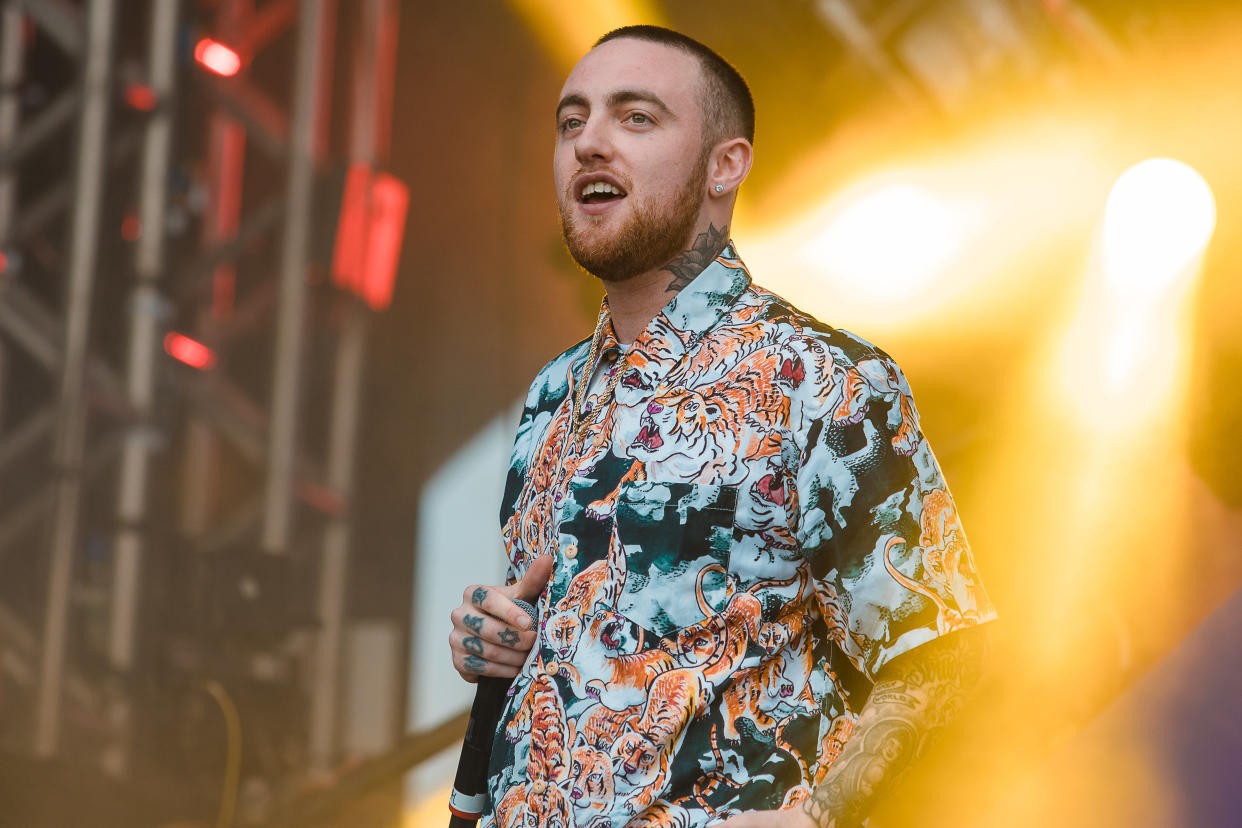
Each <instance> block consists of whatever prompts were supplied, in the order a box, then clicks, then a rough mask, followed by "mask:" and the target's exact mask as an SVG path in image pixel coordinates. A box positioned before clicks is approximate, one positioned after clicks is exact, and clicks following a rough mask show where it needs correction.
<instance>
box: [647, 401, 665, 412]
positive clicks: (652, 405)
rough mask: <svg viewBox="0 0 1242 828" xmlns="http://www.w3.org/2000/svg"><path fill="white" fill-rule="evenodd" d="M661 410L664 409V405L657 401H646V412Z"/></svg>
mask: <svg viewBox="0 0 1242 828" xmlns="http://www.w3.org/2000/svg"><path fill="white" fill-rule="evenodd" d="M663 410H664V406H662V405H660V404H659V403H658V402H654V401H652V402H649V403H647V413H648V414H659V413H660V412H661V411H663Z"/></svg>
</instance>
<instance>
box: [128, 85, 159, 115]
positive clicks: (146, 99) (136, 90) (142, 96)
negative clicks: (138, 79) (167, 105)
mask: <svg viewBox="0 0 1242 828" xmlns="http://www.w3.org/2000/svg"><path fill="white" fill-rule="evenodd" d="M125 103H127V104H129V105H130V106H132V107H133V108H134V109H137V110H138V111H139V112H150V111H151V110H153V109H155V105H156V104H157V103H159V98H158V97H156V95H155V92H154V91H153V90H152V89H151V87H149V86H145V85H143V84H141V83H129V84H126V85H125Z"/></svg>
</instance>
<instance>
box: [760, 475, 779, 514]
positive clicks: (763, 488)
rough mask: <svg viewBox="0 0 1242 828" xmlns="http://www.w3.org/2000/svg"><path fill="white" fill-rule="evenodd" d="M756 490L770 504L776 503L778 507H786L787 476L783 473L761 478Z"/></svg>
mask: <svg viewBox="0 0 1242 828" xmlns="http://www.w3.org/2000/svg"><path fill="white" fill-rule="evenodd" d="M755 489H756V490H757V491H758V492H759V496H760V497H761V498H763V499H764V500H766V501H768V502H769V503H775V504H776V505H777V506H784V505H785V475H784V474H783V473H781V472H776V473H775V474H765V475H764V476H763V477H761V478H759V482H758V483H756V484H755Z"/></svg>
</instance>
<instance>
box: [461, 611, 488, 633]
mask: <svg viewBox="0 0 1242 828" xmlns="http://www.w3.org/2000/svg"><path fill="white" fill-rule="evenodd" d="M461 621H462V623H463V624H465V625H466V626H467V627H469V628H470V629H471V630H473V631H474V632H475V633H481V632H483V616H481V615H471V614H470V613H466V614H465V615H463V616H462V619H461Z"/></svg>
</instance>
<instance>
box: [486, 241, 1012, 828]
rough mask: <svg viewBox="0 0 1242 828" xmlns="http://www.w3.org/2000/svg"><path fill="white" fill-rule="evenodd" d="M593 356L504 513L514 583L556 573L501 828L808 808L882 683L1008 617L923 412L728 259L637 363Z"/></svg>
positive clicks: (567, 390)
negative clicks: (977, 558) (547, 560)
mask: <svg viewBox="0 0 1242 828" xmlns="http://www.w3.org/2000/svg"><path fill="white" fill-rule="evenodd" d="M602 312H603V313H605V314H606V313H607V306H606V305H605V307H604V309H603V311H602ZM589 345H590V343H589V342H582V343H579V344H578V345H576V346H574V347H573V348H570V349H569V350H568V351H566V352H565V353H563V354H561V355H560V356H558V357H557V358H556V359H554V360H552V361H551V362H550V363H548V365H547V366H545V367H544V368H543V370H542V371H540V373H539V375H538V376H537V377H536V379H535V381H534V383H533V385H532V386H531V389H530V393H529V396H528V398H527V400H526V405H525V409H524V411H523V413H522V418H521V422H520V425H519V429H518V436H517V440H516V443H515V446H514V450H513V457H512V462H511V466H510V469H509V475H508V481H507V485H506V489H505V494H504V498H503V501H502V505H501V514H500V518H501V525H502V534H503V537H504V542H505V546H506V549H507V551H508V555H509V559H510V576H511V577H513V578H516V577H518V576H520V574H521V573H522V572H524V571H525V569H526V567H527V566H529V564H530V562H531V561H532V560H534V559H535V558H536V557H538V556H540V555H551V556H553V558H554V560H555V568H554V572H553V575H552V577H551V580H550V581H549V585H548V587H547V588H546V589H545V591H544V593H543V595H542V596H541V597H540V601H539V618H540V620H539V625H538V629H539V637H538V643H537V645H536V646H535V648H534V649H533V650H532V651H531V653H530V656H529V657H528V659H527V661H526V663H525V665H524V667H523V668H522V671H521V673H520V675H519V676H518V677H517V679H516V680H515V681H514V683H513V686H512V687H511V689H510V695H509V697H508V703H507V707H506V709H505V712H504V714H503V716H502V719H501V726H500V729H499V731H498V733H497V736H496V741H495V747H494V750H493V752H492V760H491V767H490V769H489V785H488V787H489V795H490V810H489V812H488V813H487V814H486V815H485V817H484V828H491V825H492V824H494V823H497V824H499V825H501V826H505V828H508V826H513V825H526V824H529V821H530V820H534V821H536V822H538V824H559V825H565V826H574V825H577V826H599V825H612V826H616V828H620V826H622V825H625V824H643V823H646V822H648V821H654V822H659V823H661V824H669V820H672V823H674V824H679V825H685V826H692V825H704V824H707V823H710V822H713V821H717V820H719V819H721V818H724V817H727V816H728V815H730V814H733V813H736V812H738V811H742V810H757V809H770V808H780V807H790V806H792V805H794V804H796V803H797V802H799V801H800V800H801V799H803V798H805V797H806V796H807V795H808V794H809V792H810V791H811V789H812V788H813V787H814V786H815V785H816V784H817V783H818V782H819V781H820V780H821V779H822V778H823V776H824V774H825V773H826V771H827V769H828V768H829V767H831V765H832V762H833V760H834V759H835V758H836V756H837V755H838V754H839V753H840V751H841V748H842V745H843V744H844V742H845V740H846V739H848V737H849V734H850V732H851V729H852V727H853V723H854V721H855V718H856V716H857V713H858V711H859V709H860V708H861V706H862V704H863V703H864V702H865V700H866V698H867V695H868V693H869V692H870V688H871V684H872V682H873V680H874V677H875V675H876V673H877V671H879V670H880V669H881V668H882V667H883V666H884V665H885V664H886V663H888V662H889V661H890V660H891V659H893V658H894V657H895V656H897V655H899V654H901V653H904V652H906V651H908V650H911V649H912V648H914V647H917V646H919V645H920V644H923V643H925V642H927V641H930V640H932V639H934V638H936V637H937V636H940V635H943V634H945V633H948V632H950V631H952V630H956V629H960V628H965V627H969V626H972V625H975V624H979V623H981V622H983V621H987V620H990V619H991V618H993V617H994V611H993V608H992V605H991V604H990V602H989V601H988V598H987V596H986V595H985V593H984V591H983V588H982V586H981V584H980V580H979V577H978V574H977V572H976V569H975V566H974V563H973V560H972V557H971V553H970V550H969V548H968V546H967V542H966V537H965V534H964V533H963V530H962V526H961V523H960V521H959V519H958V514H957V510H956V508H955V507H954V503H953V500H952V498H951V497H950V495H949V491H948V488H947V487H946V485H945V481H944V478H943V476H942V474H941V471H940V468H939V466H938V465H937V463H936V460H935V458H934V457H933V455H932V452H931V448H930V447H929V446H928V444H927V441H926V440H925V439H924V437H923V434H922V432H921V430H920V428H919V421H918V414H917V412H916V409H915V407H914V402H913V400H912V398H911V394H910V389H909V387H908V385H907V384H906V380H905V378H904V376H903V375H902V373H901V371H900V370H899V369H898V367H897V365H896V364H895V363H894V362H893V360H892V359H890V358H889V357H888V356H887V355H886V354H885V353H883V352H882V351H880V350H879V349H877V348H876V347H874V346H873V345H871V344H869V343H867V342H865V341H863V340H862V339H859V338H858V337H856V336H853V335H851V334H849V333H846V332H844V331H841V330H836V329H834V328H831V327H829V326H827V325H824V324H822V323H820V322H818V321H817V320H815V319H813V318H812V317H810V316H808V315H806V314H804V313H802V312H800V311H799V310H797V309H796V308H794V307H792V306H791V305H790V304H789V303H788V302H786V301H785V300H783V299H781V298H780V297H779V296H776V295H775V294H773V293H770V292H768V291H765V290H763V289H761V288H758V287H755V286H753V285H752V284H751V280H750V276H749V274H748V272H747V270H746V268H745V266H744V265H743V263H742V261H741V260H740V259H739V258H738V257H737V255H736V253H735V251H734V248H733V246H732V245H730V246H729V247H726V248H725V250H724V252H723V253H722V254H721V255H720V256H719V257H718V258H717V259H716V260H715V261H714V262H712V263H711V264H710V265H709V266H708V267H707V268H706V269H704V271H703V272H702V273H700V274H699V275H698V276H697V277H696V278H695V279H694V280H693V281H692V282H691V283H690V285H689V286H687V287H686V288H685V289H683V290H682V291H681V292H680V293H678V294H677V295H676V296H675V297H674V298H673V299H672V301H671V302H670V303H669V304H668V306H667V307H665V308H664V310H663V311H662V312H661V313H659V314H658V315H657V316H656V317H655V318H654V319H653V320H652V321H651V323H650V324H649V325H648V326H647V328H646V329H645V330H644V331H643V332H642V333H641V334H640V336H639V337H638V338H637V339H636V340H635V342H634V343H633V345H632V347H631V348H630V349H629V350H628V351H626V352H624V353H622V352H621V350H620V349H619V347H618V346H617V342H616V340H615V338H614V337H613V335H612V331H611V325H610V324H606V325H605V326H604V329H603V337H602V341H601V347H600V348H599V352H600V356H599V364H598V365H596V366H588V365H586V359H587V354H588V351H589ZM612 371H620V372H622V373H621V376H620V377H619V381H618V382H617V383H616V385H615V392H614V393H613V394H612V395H609V396H605V394H604V389H605V388H606V387H607V385H608V383H606V382H603V381H597V382H596V383H593V384H592V386H591V389H590V390H591V391H593V392H595V393H592V394H591V395H590V396H589V397H588V404H589V405H588V406H584V409H585V411H586V414H585V425H584V426H583V427H582V428H581V429H580V430H579V431H578V432H577V433H574V429H573V427H572V423H571V418H572V413H571V412H572V407H573V397H574V396H575V393H576V392H575V386H576V384H577V383H578V382H580V381H582V378H583V377H590V376H593V375H594V376H598V377H601V378H605V379H606V378H607V377H608V376H609V374H610V372H612ZM597 389H598V390H597ZM544 820H548V822H546V823H545V822H544ZM636 820H637V822H635V821H636Z"/></svg>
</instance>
